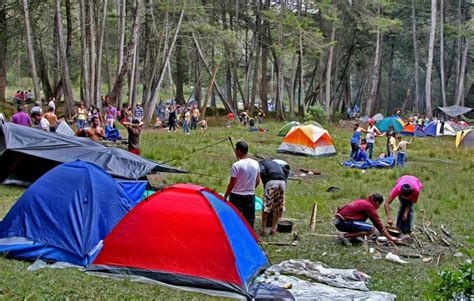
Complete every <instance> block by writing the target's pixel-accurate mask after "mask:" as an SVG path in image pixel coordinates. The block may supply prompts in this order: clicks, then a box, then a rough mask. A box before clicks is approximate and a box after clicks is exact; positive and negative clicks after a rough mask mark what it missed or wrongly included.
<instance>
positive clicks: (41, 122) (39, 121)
mask: <svg viewBox="0 0 474 301" xmlns="http://www.w3.org/2000/svg"><path fill="white" fill-rule="evenodd" d="M31 118H32V119H33V121H34V122H35V125H36V126H35V127H36V128H38V129H40V130H43V131H47V132H49V131H50V124H49V121H48V119H46V118H43V116H41V114H40V113H38V112H33V113H31Z"/></svg>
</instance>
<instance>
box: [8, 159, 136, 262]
mask: <svg viewBox="0 0 474 301" xmlns="http://www.w3.org/2000/svg"><path fill="white" fill-rule="evenodd" d="M133 206H134V203H133V202H132V200H131V199H130V198H129V196H128V195H127V193H126V192H125V190H124V189H123V188H122V187H121V186H120V185H118V184H117V183H116V182H115V180H114V179H113V178H112V177H111V176H110V175H108V174H107V173H106V172H105V171H104V170H102V169H101V168H99V167H98V166H96V165H94V164H92V163H87V162H84V161H79V160H78V161H73V162H69V163H64V164H62V165H59V166H57V167H55V168H53V169H52V170H50V171H49V172H47V173H46V174H45V175H43V176H42V177H41V178H40V179H38V180H37V181H36V182H35V183H34V184H33V185H31V186H30V187H29V188H28V189H27V190H26V191H25V193H24V194H23V195H22V196H21V198H20V199H19V200H18V201H17V202H16V203H15V205H14V206H13V207H12V208H11V210H10V211H9V212H8V214H7V215H6V216H5V218H4V219H3V220H2V221H1V222H0V251H3V252H9V251H13V252H11V253H9V256H13V257H15V255H18V257H19V258H28V259H33V260H35V259H44V260H49V261H64V262H69V263H72V264H76V265H82V266H86V265H87V264H88V263H89V262H90V260H91V259H93V256H94V254H95V253H96V252H97V251H98V247H99V246H100V243H101V241H102V240H103V239H104V238H105V237H106V236H107V235H108V234H109V233H110V231H111V230H112V229H113V227H114V226H115V225H116V224H117V223H118V222H119V221H120V220H121V219H122V218H123V217H124V216H125V215H126V214H127V213H128V212H129V211H130V210H131V209H132V208H133ZM7 238H10V239H14V238H24V239H26V240H27V242H24V243H19V244H11V243H10V244H8V243H4V242H5V239H7ZM2 243H3V244H2Z"/></svg>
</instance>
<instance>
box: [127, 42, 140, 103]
mask: <svg viewBox="0 0 474 301" xmlns="http://www.w3.org/2000/svg"><path fill="white" fill-rule="evenodd" d="M139 43H140V39H138V38H137V42H136V43H135V45H134V49H133V57H132V65H131V68H130V82H129V83H128V105H129V106H130V107H131V108H132V110H135V106H136V104H137V103H136V96H137V94H136V92H137V91H136V90H137V84H138V82H137V81H138V78H137V75H138V74H137V71H138V61H139V56H138V49H139V48H138V44H139Z"/></svg>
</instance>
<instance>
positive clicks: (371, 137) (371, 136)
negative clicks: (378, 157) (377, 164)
mask: <svg viewBox="0 0 474 301" xmlns="http://www.w3.org/2000/svg"><path fill="white" fill-rule="evenodd" d="M380 136H383V134H382V133H380V131H379V129H378V128H377V127H376V126H375V120H374V119H373V118H370V119H369V127H368V128H367V135H366V136H365V140H366V141H367V148H368V149H369V159H370V160H372V159H373V157H374V143H375V137H380Z"/></svg>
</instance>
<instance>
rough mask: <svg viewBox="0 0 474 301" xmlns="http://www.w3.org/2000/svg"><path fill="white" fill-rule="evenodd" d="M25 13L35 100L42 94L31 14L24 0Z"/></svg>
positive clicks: (27, 45) (27, 44)
mask: <svg viewBox="0 0 474 301" xmlns="http://www.w3.org/2000/svg"><path fill="white" fill-rule="evenodd" d="M23 12H24V21H25V32H26V47H27V49H28V59H29V61H30V69H31V79H32V81H33V90H34V92H35V99H36V100H40V99H41V92H40V88H39V81H38V74H37V73H36V62H35V53H34V51H33V35H32V33H31V25H30V12H29V9H28V0H23Z"/></svg>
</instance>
